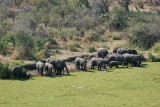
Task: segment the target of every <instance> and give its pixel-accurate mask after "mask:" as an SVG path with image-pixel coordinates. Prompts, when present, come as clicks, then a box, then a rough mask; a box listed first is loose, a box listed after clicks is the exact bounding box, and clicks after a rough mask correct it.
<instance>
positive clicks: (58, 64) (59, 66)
mask: <svg viewBox="0 0 160 107" xmlns="http://www.w3.org/2000/svg"><path fill="white" fill-rule="evenodd" d="M64 68H66V71H67V73H68V74H69V71H68V68H67V65H66V63H65V61H64V60H55V66H54V69H55V73H56V74H57V75H61V74H62V71H63V74H64ZM69 75H70V74H69Z"/></svg>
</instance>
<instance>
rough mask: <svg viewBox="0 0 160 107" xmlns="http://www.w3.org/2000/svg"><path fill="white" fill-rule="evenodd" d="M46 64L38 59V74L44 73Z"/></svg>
mask: <svg viewBox="0 0 160 107" xmlns="http://www.w3.org/2000/svg"><path fill="white" fill-rule="evenodd" d="M44 65H45V64H44V63H43V62H40V61H38V62H37V63H36V68H37V71H38V74H40V75H43V69H44Z"/></svg>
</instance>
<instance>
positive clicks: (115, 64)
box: [109, 61, 122, 69]
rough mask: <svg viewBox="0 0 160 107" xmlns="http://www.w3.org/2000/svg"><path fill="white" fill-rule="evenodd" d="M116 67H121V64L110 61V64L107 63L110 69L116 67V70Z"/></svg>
mask: <svg viewBox="0 0 160 107" xmlns="http://www.w3.org/2000/svg"><path fill="white" fill-rule="evenodd" d="M118 65H122V62H119V61H111V62H110V63H109V67H110V69H111V68H112V67H113V66H116V68H118Z"/></svg>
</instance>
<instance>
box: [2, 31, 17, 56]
mask: <svg viewBox="0 0 160 107" xmlns="http://www.w3.org/2000/svg"><path fill="white" fill-rule="evenodd" d="M9 42H12V43H13V44H15V39H14V35H13V34H6V35H4V36H2V37H1V38H0V53H2V54H7V53H6V50H7V46H8V43H9Z"/></svg>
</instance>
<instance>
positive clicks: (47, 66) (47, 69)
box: [44, 63, 54, 75]
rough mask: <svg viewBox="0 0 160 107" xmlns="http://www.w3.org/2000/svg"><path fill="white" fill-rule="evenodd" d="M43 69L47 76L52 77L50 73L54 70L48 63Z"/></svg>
mask: <svg viewBox="0 0 160 107" xmlns="http://www.w3.org/2000/svg"><path fill="white" fill-rule="evenodd" d="M44 69H45V72H46V73H47V74H49V75H52V73H53V71H52V70H53V69H54V67H53V65H52V64H50V63H45V65H44Z"/></svg>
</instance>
